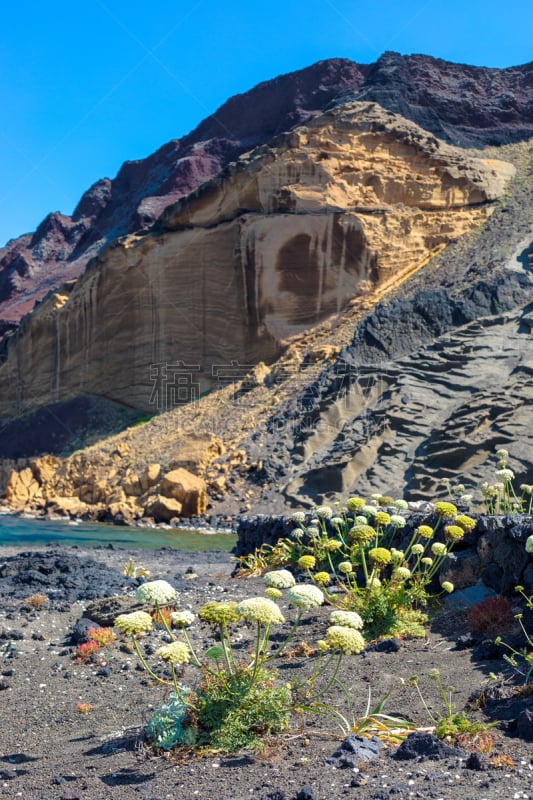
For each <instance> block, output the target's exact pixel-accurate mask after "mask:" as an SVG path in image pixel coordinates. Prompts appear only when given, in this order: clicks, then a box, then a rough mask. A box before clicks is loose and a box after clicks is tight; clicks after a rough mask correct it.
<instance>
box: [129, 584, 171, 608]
mask: <svg viewBox="0 0 533 800" xmlns="http://www.w3.org/2000/svg"><path fill="white" fill-rule="evenodd" d="M177 595H178V593H177V592H176V590H175V589H174V587H173V586H171V585H170V583H167V581H149V582H148V583H143V584H142V585H141V586H139V588H138V589H137V592H136V595H135V596H136V597H137V600H138V601H139V602H140V603H151V604H152V605H156V604H157V605H160V606H162V605H164V604H165V603H170V602H171V601H172V600H175V599H176V597H177Z"/></svg>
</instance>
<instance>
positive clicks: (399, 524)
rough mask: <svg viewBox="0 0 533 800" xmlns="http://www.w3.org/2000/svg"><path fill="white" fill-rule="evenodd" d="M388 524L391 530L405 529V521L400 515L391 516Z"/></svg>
mask: <svg viewBox="0 0 533 800" xmlns="http://www.w3.org/2000/svg"><path fill="white" fill-rule="evenodd" d="M390 524H391V525H392V527H393V528H405V525H406V519H405V517H402V516H401V514H393V515H392V517H391V518H390Z"/></svg>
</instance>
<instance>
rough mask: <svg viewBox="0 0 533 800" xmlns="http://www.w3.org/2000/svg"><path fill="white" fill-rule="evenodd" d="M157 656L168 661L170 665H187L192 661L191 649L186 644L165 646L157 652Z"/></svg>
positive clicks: (174, 643) (175, 643) (177, 643)
mask: <svg viewBox="0 0 533 800" xmlns="http://www.w3.org/2000/svg"><path fill="white" fill-rule="evenodd" d="M155 654H156V656H159V658H162V659H163V661H168V663H169V664H187V662H188V661H189V659H190V653H189V648H188V647H187V645H186V644H185V642H171V643H170V644H164V645H163V647H160V648H159V649H158V650H156V651H155Z"/></svg>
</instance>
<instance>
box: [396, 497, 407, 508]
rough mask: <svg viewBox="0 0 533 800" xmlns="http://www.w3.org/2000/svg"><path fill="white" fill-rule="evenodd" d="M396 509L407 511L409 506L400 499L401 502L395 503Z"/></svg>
mask: <svg viewBox="0 0 533 800" xmlns="http://www.w3.org/2000/svg"><path fill="white" fill-rule="evenodd" d="M394 507H395V508H397V509H398V511H406V510H407V509H408V508H409V504H408V503H407V501H406V500H403V499H402V498H400V499H399V500H395V501H394Z"/></svg>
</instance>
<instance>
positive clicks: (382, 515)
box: [374, 511, 391, 525]
mask: <svg viewBox="0 0 533 800" xmlns="http://www.w3.org/2000/svg"><path fill="white" fill-rule="evenodd" d="M390 520H391V517H390V514H387V512H386V511H378V513H377V514H376V516H375V517H374V524H375V525H388V524H389V522H390Z"/></svg>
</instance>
